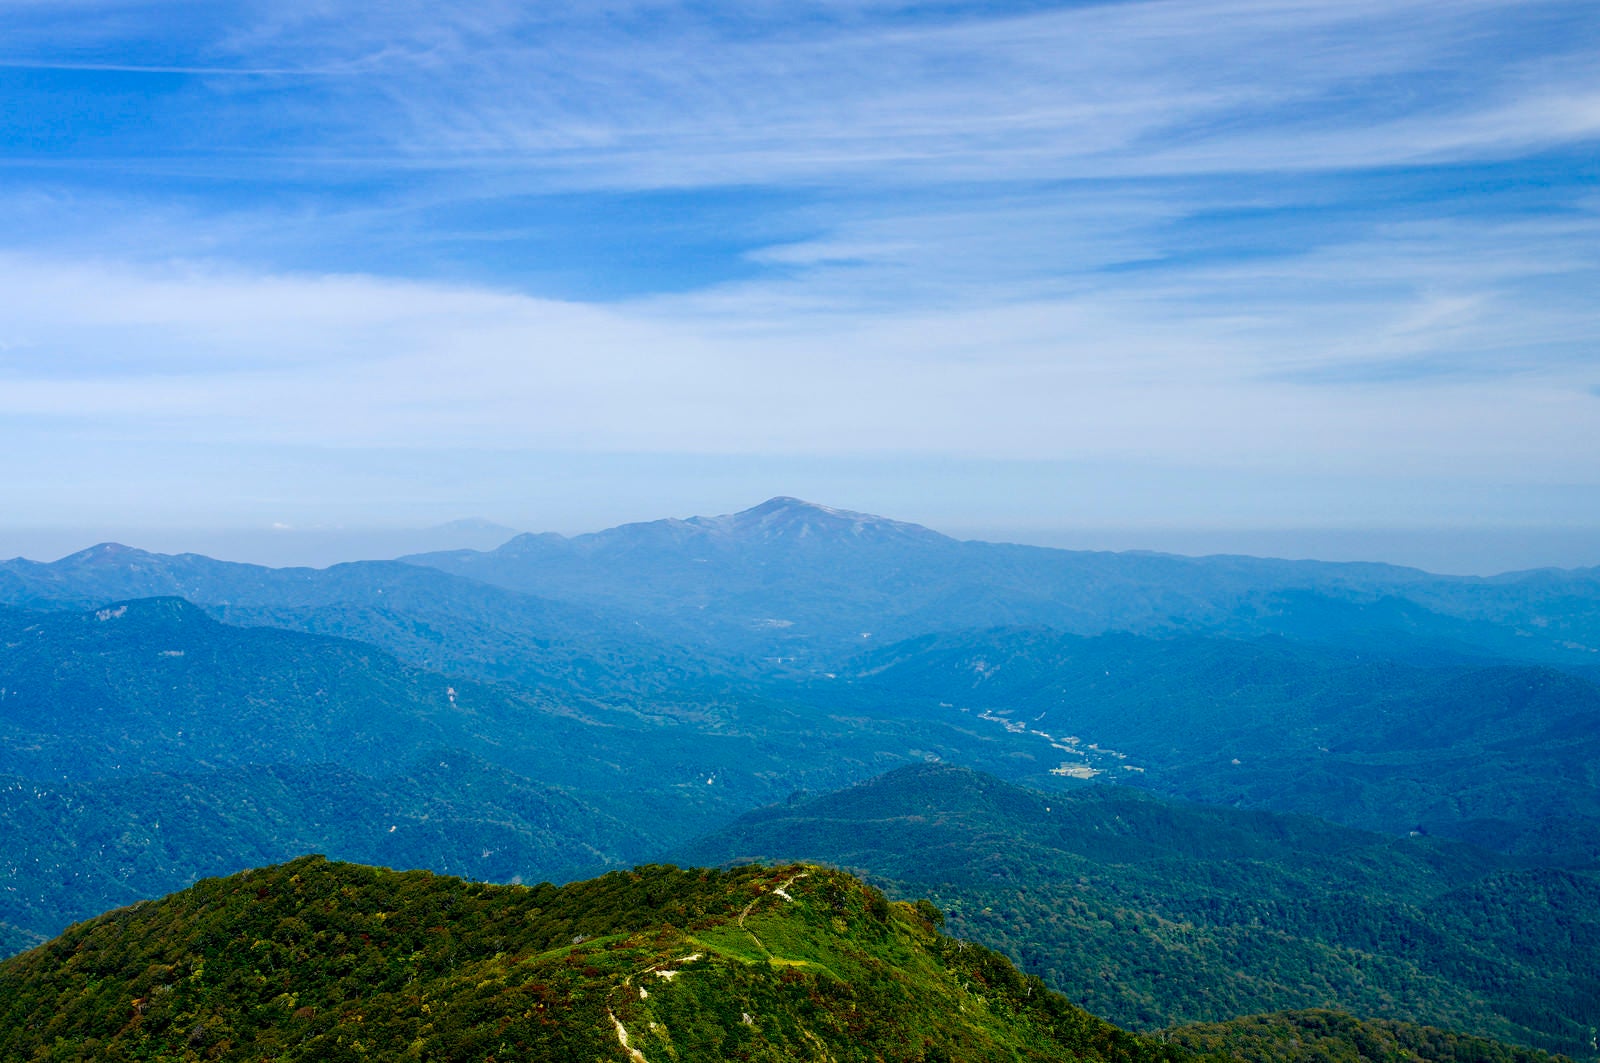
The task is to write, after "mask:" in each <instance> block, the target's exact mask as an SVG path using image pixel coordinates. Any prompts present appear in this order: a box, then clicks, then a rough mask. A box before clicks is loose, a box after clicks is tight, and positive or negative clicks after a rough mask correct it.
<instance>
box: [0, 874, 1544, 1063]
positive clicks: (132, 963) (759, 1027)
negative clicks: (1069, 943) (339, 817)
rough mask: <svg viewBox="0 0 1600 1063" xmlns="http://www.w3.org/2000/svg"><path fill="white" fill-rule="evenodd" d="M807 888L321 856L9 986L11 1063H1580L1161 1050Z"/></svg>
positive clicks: (1280, 1033)
mask: <svg viewBox="0 0 1600 1063" xmlns="http://www.w3.org/2000/svg"><path fill="white" fill-rule="evenodd" d="M940 922H941V919H940V916H939V913H938V911H937V910H936V909H934V908H933V907H932V906H931V905H929V904H927V903H926V902H919V903H917V904H915V905H912V904H904V903H891V902H889V901H887V900H886V899H885V898H884V896H883V895H882V894H881V893H879V892H878V891H877V890H875V889H873V888H872V887H870V886H867V885H865V884H863V883H861V882H860V881H859V880H857V879H855V878H853V877H851V876H849V875H847V874H844V873H842V872H838V871H832V870H828V869H824V868H821V867H815V866H808V865H790V866H786V867H777V868H768V867H760V866H748V867H742V868H738V869H734V870H730V871H715V870H698V869H691V870H680V869H678V868H675V867H671V866H662V865H652V866H645V867H640V868H636V869H634V870H633V871H628V872H613V873H611V874H608V875H605V876H602V877H601V878H597V879H593V880H590V881H587V882H579V883H574V884H572V885H568V886H561V887H557V886H551V885H548V884H546V885H539V886H534V887H523V886H498V885H487V884H483V883H474V882H467V881H463V880H461V879H456V878H451V877H448V876H442V875H434V874H431V873H428V872H422V871H410V872H395V871H388V870H383V869H379V868H373V867H366V866H362V865H358V864H343V863H331V862H329V861H327V860H325V859H323V858H321V857H315V856H311V857H304V858H302V859H299V860H295V861H293V862H291V863H288V864H282V865H279V866H276V867H269V868H263V869H259V870H255V871H247V872H244V873H242V874H238V875H233V876H230V877H228V878H218V879H207V880H205V881H202V882H200V883H198V884H197V885H195V886H193V887H191V888H190V889H187V890H184V891H182V892H181V893H176V894H173V895H172V896H170V897H167V898H165V899H163V900H160V901H153V902H145V903H141V904H137V905H134V906H132V907H130V908H123V909H119V910H117V911H114V912H110V913H107V914H106V915H102V916H100V917H98V918H95V919H92V920H89V921H87V922H84V923H80V924H78V925H77V926H74V927H72V928H71V929H69V930H68V931H67V932H66V933H64V934H63V935H61V936H60V937H58V938H56V939H55V940H54V941H51V942H49V943H47V944H45V945H43V946H41V947H39V948H36V949H34V950H32V951H30V952H26V953H23V954H22V955H19V956H16V957H14V958H12V959H10V960H8V961H5V962H4V963H0V1060H6V1061H11V1060H91V1059H92V1060H209V1059H217V1060H307V1061H310V1060H316V1061H319V1063H320V1061H328V1063H340V1061H346V1060H484V1061H489V1060H493V1061H497V1063H506V1061H511V1060H550V1061H557V1060H559V1061H589V1060H606V1061H613V1060H620V1061H627V1063H643V1061H648V1063H660V1061H663V1060H708V1061H709V1060H836V1061H840V1063H843V1061H855V1060H895V1061H908V1063H909V1061H916V1060H920V1061H934V1060H945V1061H963V1060H1008V1061H1015V1060H1106V1061H1112V1060H1116V1061H1130V1063H1132V1061H1145V1060H1149V1061H1158V1060H1161V1061H1174V1063H1177V1061H1186V1060H1200V1059H1240V1060H1256V1059H1260V1060H1269V1059H1270V1060H1301V1059H1304V1060H1361V1059H1373V1060H1385V1061H1388V1060H1393V1061H1397V1063H1398V1061H1401V1060H1408V1061H1409V1060H1441V1061H1462V1063H1465V1061H1467V1060H1485V1061H1498V1060H1506V1061H1524V1060H1526V1061H1535V1060H1553V1059H1559V1058H1560V1057H1553V1056H1548V1055H1545V1054H1543V1053H1539V1052H1533V1051H1529V1050H1526V1049H1520V1048H1511V1047H1508V1046H1505V1045H1501V1044H1498V1043H1496V1042H1492V1041H1485V1040H1482V1039H1478V1038H1468V1037H1461V1036H1456V1035H1452V1034H1447V1033H1444V1032H1442V1031H1435V1030H1427V1029H1424V1028H1421V1027H1415V1026H1405V1025H1403V1024H1396V1023H1382V1024H1379V1023H1363V1022H1359V1021H1357V1020H1354V1019H1351V1018H1350V1017H1349V1016H1344V1015H1340V1014H1337V1013H1332V1012H1302V1013H1290V1014H1283V1015H1275V1016H1265V1017H1257V1018H1253V1019H1247V1020H1239V1021H1238V1022H1236V1023H1227V1024H1220V1025H1211V1026H1207V1027H1194V1028H1186V1029H1181V1030H1175V1031H1169V1032H1167V1033H1166V1034H1161V1035H1156V1036H1150V1037H1144V1036H1135V1035H1133V1034H1130V1033H1127V1032H1124V1031H1122V1030H1120V1029H1118V1028H1116V1027H1115V1026H1112V1025H1111V1024H1109V1023H1107V1022H1104V1021H1102V1020H1100V1019H1097V1018H1095V1017H1094V1016H1092V1015H1090V1014H1089V1013H1087V1012H1085V1011H1083V1010H1081V1009H1079V1008H1077V1007H1075V1006H1073V1005H1072V1004H1071V1003H1069V1002H1068V1001H1067V1000H1066V998H1064V997H1062V996H1060V995H1058V994H1056V993H1053V992H1050V991H1048V990H1047V989H1046V988H1045V987H1044V985H1043V983H1042V982H1040V981H1039V980H1038V979H1036V978H1031V977H1026V976H1024V975H1022V974H1019V973H1018V972H1017V970H1016V969H1015V968H1014V967H1013V966H1012V965H1011V964H1010V963H1009V962H1008V961H1007V960H1005V959H1004V958H1002V957H1000V956H999V955H997V954H995V953H992V952H990V951H988V950H986V949H983V948H981V947H979V946H976V945H971V944H968V943H964V942H960V941H956V940H953V939H951V938H948V937H945V936H943V935H942V934H940V933H939V931H938V929H937V928H938V925H939V923H940Z"/></svg>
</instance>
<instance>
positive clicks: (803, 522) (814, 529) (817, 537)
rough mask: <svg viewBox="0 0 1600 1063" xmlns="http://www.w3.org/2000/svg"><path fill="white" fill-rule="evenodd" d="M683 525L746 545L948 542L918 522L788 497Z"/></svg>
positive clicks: (690, 521)
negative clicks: (838, 542) (835, 507)
mask: <svg viewBox="0 0 1600 1063" xmlns="http://www.w3.org/2000/svg"><path fill="white" fill-rule="evenodd" d="M687 523H689V524H693V525H695V526H696V527H699V528H703V529H705V530H706V531H707V532H709V533H712V534H717V535H723V536H727V537H729V538H733V539H738V540H742V541H745V542H749V543H752V544H758V543H778V542H787V543H799V542H804V541H808V540H809V541H814V542H837V541H855V542H875V541H907V542H912V541H922V542H929V543H934V542H951V541H952V540H950V539H949V538H947V537H946V536H943V535H940V534H939V533H938V532H936V531H933V530H931V529H929V528H924V527H923V526H922V525H920V524H911V523H908V522H906V521H899V520H890V519H889V518H888V517H879V516H876V515H874V514H871V513H857V512H855V511H853V510H848V509H834V508H833V507H831V506H823V505H818V504H817V503H815V502H807V501H805V500H804V499H801V498H794V497H792V496H789V495H778V496H777V497H775V498H769V499H767V500H766V501H765V502H763V503H761V504H760V505H758V506H752V507H751V508H749V509H745V510H740V511H739V512H738V513H732V514H728V515H725V516H720V517H694V518H691V519H690V520H689V521H688V522H687Z"/></svg>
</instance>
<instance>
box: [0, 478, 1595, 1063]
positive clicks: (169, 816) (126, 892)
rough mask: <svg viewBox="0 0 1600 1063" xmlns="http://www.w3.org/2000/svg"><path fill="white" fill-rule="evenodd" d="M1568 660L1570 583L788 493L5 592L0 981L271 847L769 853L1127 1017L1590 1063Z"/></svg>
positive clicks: (538, 870)
mask: <svg viewBox="0 0 1600 1063" xmlns="http://www.w3.org/2000/svg"><path fill="white" fill-rule="evenodd" d="M1595 646H1600V570H1592V569H1586V570H1575V571H1540V572H1531V573H1520V574H1511V575H1507V576H1502V577H1495V578H1492V579H1475V578H1465V577H1444V576H1434V575H1431V574H1428V573H1423V572H1419V571H1417V570H1412V569H1402V568H1396V567H1392V566H1382V565H1331V564H1322V563H1318V562H1297V561H1274V560H1263V559H1254V558H1235V557H1216V558H1182V557H1173V556H1165V555H1151V554H1104V553H1083V552H1071V551H1060V550H1047V549H1042V548H1036V547H1023V546H1011V545H1004V544H990V543H972V542H960V541H957V540H954V539H951V538H948V537H946V536H942V535H939V534H938V533H936V532H933V531H930V530H928V529H925V528H921V527H918V526H916V525H911V524H906V523H903V522H898V521H893V520H888V519H885V518H879V517H873V516H870V515H865V514H858V513H850V512H847V511H840V510H834V509H829V508H827V507H822V506H815V505H811V504H809V503H804V502H800V501H798V500H795V499H788V498H778V499H773V500H771V501H769V502H767V503H764V504H762V505H760V506H757V507H755V508H753V509H750V510H746V511H743V512H741V513H737V514H732V515H728V516H724V517H714V518H691V519H688V520H666V521H655V522H649V523H644V524H637V525H627V526H624V527H621V528H616V529H611V530H609V531H606V532H600V533H596V534H594V535H588V536H576V537H572V538H566V537H561V536H555V535H524V536H518V537H516V538H514V539H512V540H510V541H509V542H507V543H505V544H504V545H503V546H501V547H499V548H497V549H494V550H488V551H452V552H448V553H443V554H426V555H417V556H412V557H409V558H406V559H403V560H401V561H385V562H355V563H349V564H343V565H338V566H334V567H332V568H328V569H272V568H265V567H262V566H252V565H240V564H233V563H228V562H221V561H215V560H213V559H210V558H205V557H201V556H199V555H192V554H189V555H160V554H150V553H146V552H143V551H139V550H135V549H131V548H128V547H121V546H117V545H115V544H104V545H101V546H98V547H94V548H91V549H89V550H86V551H83V552H80V553H78V554H75V555H71V556H69V557H67V558H63V559H62V560H60V561H57V562H52V563H49V564H41V563H37V562H31V561H22V560H15V561H10V562H4V563H0V831H3V832H4V833H5V836H6V837H7V838H8V839H9V842H8V847H7V852H6V854H5V856H4V857H0V954H4V953H5V952H11V951H17V950H21V949H24V948H28V947H29V946H31V945H34V944H36V943H37V942H38V941H39V940H40V939H42V938H45V937H49V936H51V935H54V934H57V933H59V932H60V931H61V930H62V929H63V927H65V926H66V925H67V924H68V923H71V922H73V921H76V920H81V919H85V918H88V917H90V916H93V915H95V914H96V913H98V912H101V911H104V910H105V909H107V908H111V907H114V906H117V905H123V904H127V903H130V902H132V901H134V900H137V899H139V898H142V897H152V896H157V895H161V894H164V893H169V892H171V891H174V890H181V889H184V888H186V887H190V886H192V885H193V884H195V883H196V882H198V881H199V880H201V879H202V878H204V877H206V876H214V875H226V874H231V873H234V872H237V871H240V870H242V869H244V868H247V867H251V866H260V865H266V864H277V863H281V862H282V861H286V860H290V859H292V858H294V857H296V856H299V855H300V854H303V853H305V852H324V853H328V854H330V855H332V856H335V857H337V858H340V859H344V860H355V861H360V862H363V863H375V864H383V865H388V866H395V867H426V868H430V869H432V870H434V871H437V872H448V873H452V874H460V875H465V876H469V877H473V878H484V879H492V880H497V881H502V882H511V881H514V880H521V881H523V882H537V881H539V880H541V879H548V880H552V881H567V880H571V879H576V878H581V877H584V876H588V875H591V874H595V873H599V872H602V871H605V870H606V869H608V868H613V869H614V868H621V867H626V866H630V865H632V864H636V863H638V862H639V861H641V860H650V859H663V858H671V859H674V860H677V861H682V862H695V863H727V862H736V861H738V860H741V859H747V858H750V857H756V856H761V857H767V858H771V859H774V860H782V861H788V860H795V859H805V860H822V861H826V862H828V863H834V864H840V865H844V866H848V867H851V868H855V869H858V870H860V871H861V872H863V873H864V874H866V875H868V876H869V877H870V878H871V879H872V880H873V881H875V882H878V883H879V884H881V885H882V886H883V887H884V888H885V889H887V890H889V891H890V892H891V893H892V894H894V895H895V896H902V897H905V898H906V899H908V900H910V899H914V898H916V897H924V896H931V897H933V898H934V899H935V901H936V902H938V903H939V904H940V905H942V906H943V907H945V908H946V909H947V911H948V918H949V925H950V927H951V928H952V929H954V930H957V931H958V932H959V933H960V934H962V935H963V936H965V937H969V938H971V939H973V940H976V941H982V942H985V943H987V944H990V945H993V946H995V947H999V948H1002V949H1003V950H1005V951H1006V952H1007V953H1008V954H1009V955H1010V956H1011V957H1012V958H1013V959H1015V960H1017V961H1018V962H1019V963H1021V964H1022V965H1023V966H1024V967H1025V968H1026V969H1027V970H1029V971H1030V972H1032V973H1034V974H1038V975H1040V976H1042V977H1044V978H1045V979H1046V981H1047V982H1048V983H1049V984H1050V985H1051V986H1053V987H1054V988H1056V989H1058V990H1061V991H1062V992H1065V993H1067V994H1068V996H1069V997H1070V998H1071V999H1073V1000H1074V1001H1076V1002H1078V1003H1079V1004H1083V1005H1086V1006H1088V1007H1090V1008H1091V1009H1092V1010H1095V1011H1098V1012H1099V1013H1102V1014H1104V1015H1106V1016H1109V1017H1111V1018H1114V1019H1115V1020H1116V1021H1118V1022H1121V1023H1124V1024H1127V1025H1130V1026H1135V1027H1139V1028H1141V1029H1150V1030H1153V1029H1157V1028H1163V1029H1165V1028H1169V1027H1172V1026H1173V1025H1174V1024H1175V1023H1180V1022H1193V1021H1207V1022H1218V1021H1223V1022H1225V1021H1230V1020H1233V1019H1235V1018H1237V1017H1239V1016H1241V1015H1244V1014H1247V1013H1253V1012H1270V1013H1273V1014H1276V1015H1279V1016H1280V1017H1279V1018H1276V1019H1274V1020H1272V1022H1271V1023H1268V1024H1267V1025H1266V1026H1262V1027H1259V1028H1252V1029H1254V1030H1255V1033H1252V1034H1250V1035H1249V1036H1252V1037H1254V1036H1257V1035H1259V1037H1258V1040H1259V1038H1287V1039H1289V1040H1297V1041H1299V1040H1301V1039H1310V1040H1309V1041H1306V1042H1305V1043H1310V1041H1318V1043H1324V1044H1326V1045H1331V1044H1334V1043H1338V1044H1345V1043H1346V1041H1342V1040H1340V1038H1344V1037H1346V1034H1347V1033H1348V1032H1349V1031H1348V1029H1347V1028H1346V1027H1345V1026H1343V1025H1341V1024H1342V1023H1343V1022H1344V1020H1343V1019H1338V1018H1328V1017H1327V1016H1326V1015H1325V1014H1324V1013H1323V1012H1321V1011H1318V1010H1316V1009H1321V1008H1326V1007H1334V1008H1339V1009H1345V1010H1347V1011H1354V1012H1356V1013H1357V1014H1358V1015H1360V1016H1362V1017H1363V1019H1369V1018H1371V1019H1376V1018H1381V1019H1384V1020H1385V1021H1391V1022H1398V1023H1405V1022H1416V1021H1426V1022H1431V1023H1435V1024H1442V1025H1444V1026H1447V1027H1449V1028H1452V1029H1455V1030H1458V1031H1466V1032H1470V1033H1472V1034H1474V1035H1478V1036H1488V1037H1494V1038H1499V1039H1501V1040H1504V1041H1509V1042H1514V1043H1517V1044H1522V1045H1528V1046H1533V1047H1540V1048H1548V1049H1552V1050H1559V1051H1563V1052H1567V1053H1570V1054H1573V1055H1575V1056H1581V1057H1585V1058H1600V1052H1597V1051H1595V1050H1594V1049H1593V1045H1592V1043H1591V1041H1592V1036H1593V1035H1592V1033H1590V1032H1589V1028H1590V1027H1593V1026H1600V1016H1597V1015H1594V1014H1592V1007H1591V1006H1590V1004H1589V1003H1586V1001H1587V1002H1592V1001H1593V1000H1596V999H1600V980H1597V975H1596V970H1597V968H1596V965H1595V961H1594V960H1593V958H1592V957H1593V956H1595V955H1600V951H1596V950H1595V949H1594V947H1593V946H1595V945H1600V934H1597V933H1596V931H1595V925H1596V919H1597V916H1596V912H1597V911H1600V896H1597V894H1596V891H1595V877H1594V876H1595V874H1596V868H1600V798H1597V796H1596V795H1597V794H1600V775H1597V774H1596V773H1597V770H1600V769H1597V768H1596V765H1597V764H1600V749H1597V748H1596V745H1597V743H1600V738H1597V737H1596V736H1597V735H1600V688H1597V686H1596V685H1595V684H1596V680H1597V679H1600V668H1597V667H1596V664H1595V658H1596V651H1595V649H1594V647H1595ZM952 765H959V766H962V767H961V768H960V769H958V768H956V767H951V766H952ZM895 769H901V770H899V771H895ZM965 769H974V770H975V771H972V770H965ZM886 772H887V773H889V774H887V775H885V773H886ZM880 776H881V777H882V778H881V779H878V777H880ZM873 779H878V781H876V782H872V783H870V784H868V785H856V784H863V783H867V782H868V780H873ZM1111 784H1115V785H1111ZM1041 808H1042V809H1045V810H1046V811H1044V812H1041V811H1040V809H1041ZM1050 809H1054V810H1056V811H1053V812H1052V811H1048V810H1050ZM1068 809H1070V810H1071V813H1070V818H1069V819H1064V818H1063V817H1064V816H1065V815H1066V813H1065V811H1064V810H1068ZM741 815H744V816H745V818H744V819H739V818H738V817H740V816H741ZM1310 817H1316V818H1310ZM1336 824H1337V825H1336ZM1372 832H1376V833H1372ZM1463 843H1470V844H1463ZM1284 1009H1298V1010H1296V1011H1295V1016H1296V1017H1294V1018H1284V1017H1282V1013H1283V1010H1284ZM1306 1009H1312V1010H1310V1011H1308V1010H1306ZM1586 1009H1587V1010H1586ZM1263 1031H1266V1032H1263ZM1340 1031H1345V1032H1343V1033H1341V1032H1340ZM1396 1031H1402V1032H1396ZM1192 1034H1193V1037H1195V1038H1198V1039H1199V1040H1197V1041H1196V1042H1195V1043H1196V1044H1200V1043H1202V1042H1204V1041H1205V1038H1206V1037H1208V1036H1212V1035H1211V1034H1204V1033H1201V1032H1198V1031H1192ZM1359 1034H1360V1037H1363V1038H1367V1039H1368V1040H1369V1041H1370V1042H1371V1043H1372V1044H1374V1045H1376V1044H1379V1043H1382V1044H1386V1045H1390V1046H1391V1047H1393V1048H1394V1051H1397V1052H1404V1051H1412V1050H1414V1046H1415V1045H1417V1044H1423V1043H1424V1042H1426V1043H1428V1044H1435V1047H1436V1048H1437V1045H1438V1044H1442V1043H1443V1042H1437V1044H1436V1043H1435V1042H1432V1041H1427V1039H1426V1038H1423V1039H1422V1040H1418V1037H1419V1036H1420V1035H1415V1034H1414V1031H1411V1029H1410V1028H1409V1027H1404V1028H1403V1030H1402V1027H1395V1028H1393V1029H1391V1030H1389V1031H1388V1032H1387V1033H1382V1034H1381V1035H1380V1033H1379V1032H1378V1031H1377V1030H1376V1028H1371V1027H1366V1026H1362V1027H1359ZM1174 1036H1176V1035H1174ZM1185 1036H1189V1035H1185ZM1216 1036H1220V1037H1222V1038H1224V1040H1227V1039H1229V1038H1233V1037H1234V1036H1235V1034H1234V1033H1233V1032H1225V1033H1222V1034H1217V1035H1216ZM1238 1036H1240V1037H1245V1036H1246V1035H1245V1034H1243V1033H1240V1034H1239V1035H1238ZM1350 1036H1355V1035H1354V1034H1350ZM1430 1036H1431V1035H1430ZM1246 1039H1248V1038H1246ZM1326 1039H1331V1040H1326ZM1229 1043H1230V1044H1231V1043H1232V1042H1231V1041H1229ZM1405 1045H1410V1046H1413V1047H1412V1048H1405V1047H1395V1046H1405ZM1257 1050H1264V1049H1262V1048H1261V1044H1259V1043H1258V1044H1257ZM1431 1050H1433V1049H1430V1051H1431ZM1440 1050H1441V1051H1442V1049H1440ZM1496 1051H1498V1050H1496Z"/></svg>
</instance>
